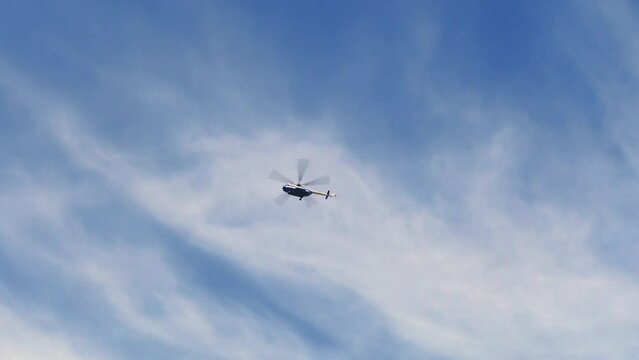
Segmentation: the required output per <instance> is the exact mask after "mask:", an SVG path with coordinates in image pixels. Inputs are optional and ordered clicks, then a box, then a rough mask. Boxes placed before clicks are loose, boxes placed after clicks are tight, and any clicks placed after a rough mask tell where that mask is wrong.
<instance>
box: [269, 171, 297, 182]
mask: <svg viewBox="0 0 639 360" xmlns="http://www.w3.org/2000/svg"><path fill="white" fill-rule="evenodd" d="M268 178H269V179H271V180H277V181H282V182H285V183H288V184H293V180H291V179H289V178H287V177H286V176H284V175H282V174H280V172H279V171H277V170H273V172H272V173H271V175H270V176H269V177H268Z"/></svg>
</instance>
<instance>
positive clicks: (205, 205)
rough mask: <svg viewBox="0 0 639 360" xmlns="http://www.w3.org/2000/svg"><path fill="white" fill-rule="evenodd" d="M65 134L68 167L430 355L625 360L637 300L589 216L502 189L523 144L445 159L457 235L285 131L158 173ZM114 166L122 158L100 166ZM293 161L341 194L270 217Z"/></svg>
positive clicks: (399, 194) (324, 147) (206, 145)
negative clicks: (597, 246)
mask: <svg viewBox="0 0 639 360" xmlns="http://www.w3.org/2000/svg"><path fill="white" fill-rule="evenodd" d="M64 128H65V129H66V130H65V132H64V133H63V135H62V136H60V139H61V141H62V142H63V143H64V144H65V145H66V146H67V147H68V149H69V151H70V153H71V154H72V156H74V157H75V158H76V159H78V160H79V161H81V162H82V163H83V164H85V165H86V166H87V167H88V168H90V169H92V170H95V171H97V172H98V173H100V174H102V175H103V176H105V177H107V178H109V179H110V180H111V181H112V182H114V183H115V184H117V186H118V187H119V188H120V189H121V190H122V191H124V192H126V193H127V194H129V195H130V196H131V197H132V199H134V200H135V201H136V202H137V203H139V204H140V205H141V206H143V207H144V208H145V209H147V211H148V212H149V213H151V214H153V215H154V216H155V217H156V218H157V219H158V220H159V221H161V222H162V223H164V224H168V225H170V226H171V227H173V228H175V229H179V230H180V231H184V232H187V233H189V234H191V235H192V238H193V239H195V242H196V243H197V245H198V246H200V247H202V248H209V249H216V250H220V249H221V250H222V251H223V253H225V254H228V255H230V256H232V257H233V258H235V259H237V260H238V261H241V262H242V263H244V264H246V265H247V266H249V267H250V268H251V269H253V270H255V271H258V272H270V273H277V274H279V275H280V276H289V277H291V278H294V279H296V280H297V281H300V280H301V281H303V280H304V275H299V272H298V269H300V268H301V269H306V271H310V270H312V271H315V272H317V273H319V274H321V276H323V277H326V278H328V279H330V280H331V281H333V282H335V283H336V284H340V285H341V286H344V287H346V288H349V289H352V290H353V291H355V292H356V293H358V294H360V295H361V296H363V297H364V298H365V299H366V300H367V301H369V302H370V303H371V304H373V305H374V306H375V307H376V308H377V309H379V311H380V312H381V313H382V314H383V315H384V316H385V317H387V318H388V319H389V320H390V321H391V324H392V327H393V329H394V331H396V332H397V333H399V334H401V335H402V336H403V337H404V338H405V339H409V340H411V341H412V342H414V343H415V344H419V345H421V346H423V347H424V348H425V349H427V350H429V351H435V352H438V353H442V354H445V355H449V356H452V357H460V358H477V357H479V358H512V357H528V358H535V357H539V356H552V357H553V358H574V357H575V356H606V355H607V354H617V355H619V356H620V357H628V356H630V354H631V353H632V350H633V349H632V346H630V344H629V338H628V337H629V334H632V333H635V332H636V331H637V329H639V317H638V316H637V315H636V314H635V313H634V311H633V309H634V308H635V307H636V305H637V304H638V303H639V288H637V286H636V284H635V283H634V281H632V279H630V278H629V277H627V276H625V275H624V274H622V273H618V272H615V271H614V270H611V269H609V268H607V267H606V266H604V265H603V264H601V263H600V262H598V261H597V259H596V257H595V256H593V254H592V250H591V249H590V248H589V247H588V245H587V243H586V240H587V238H588V237H589V236H590V232H591V226H592V224H591V219H589V218H588V217H587V216H586V217H584V216H583V215H584V212H583V211H580V210H579V209H573V210H574V211H566V209H564V208H557V207H555V206H553V205H552V204H544V203H537V204H529V203H526V202H524V201H522V200H521V199H517V198H516V197H515V196H514V194H513V193H511V192H509V191H508V189H507V188H505V187H503V186H502V185H503V181H505V177H506V176H507V175H508V172H507V168H504V166H506V167H507V166H509V165H508V163H509V162H510V161H513V160H512V159H510V158H509V156H510V155H509V154H511V152H510V151H508V149H510V148H512V147H513V146H514V145H513V144H517V143H519V142H520V141H525V135H523V134H522V133H518V132H517V131H516V130H515V131H513V130H512V129H511V130H509V129H504V131H502V132H498V133H497V134H495V136H494V137H493V138H491V139H489V140H488V141H487V142H486V143H485V144H484V145H483V146H482V147H480V148H479V149H477V151H475V152H474V153H473V154H471V155H469V156H466V155H461V154H458V153H457V154H442V156H443V157H447V158H448V161H452V162H456V163H457V164H458V165H459V171H457V172H456V173H455V175H456V176H460V177H462V178H463V179H464V181H463V182H462V183H461V184H460V186H464V187H466V188H467V189H459V190H460V191H462V192H463V193H464V194H465V195H464V198H463V199H462V201H461V202H460V203H459V204H457V205H458V206H460V207H464V209H461V208H460V211H462V210H463V212H464V213H466V214H467V216H468V218H469V220H467V221H463V222H461V223H456V222H451V221H449V220H446V219H445V218H442V217H440V216H438V215H436V214H437V213H438V211H437V209H434V208H432V205H431V204H420V203H417V202H416V201H411V200H410V199H406V196H408V195H409V194H410V189H402V188H395V187H392V185H394V184H388V183H385V182H384V181H383V180H382V179H380V178H379V175H378V174H377V173H376V172H375V171H374V170H373V169H370V168H367V167H366V166H365V165H363V164H358V163H356V162H355V161H353V160H352V159H350V158H349V157H348V155H347V152H346V151H344V150H343V149H340V148H339V147H337V146H335V145H331V144H330V143H309V142H304V141H298V142H290V140H289V139H290V138H291V137H290V136H287V135H286V134H271V135H255V136H253V137H250V138H242V137H219V138H215V137H213V138H203V139H196V140H195V141H191V142H188V143H186V144H185V145H184V147H183V148H182V149H181V151H188V152H189V153H190V154H192V156H194V157H196V158H197V159H198V161H197V162H196V163H195V164H194V165H193V166H191V167H188V168H186V169H182V170H179V171H176V172H170V171H169V172H167V173H166V174H159V175H158V174H151V173H148V172H145V171H143V170H140V168H138V167H136V166H134V165H132V163H130V162H128V161H127V160H126V156H125V155H124V154H117V152H116V151H115V150H114V149H111V148H109V147H108V146H106V145H104V144H102V145H101V144H99V143H98V141H97V140H95V139H93V138H92V137H91V136H90V135H88V134H86V133H82V132H79V131H77V129H74V128H73V125H71V123H68V124H67V126H65V127H64ZM522 138H523V140H522ZM105 153H106V154H112V153H113V154H116V155H114V156H108V157H101V156H94V155H93V154H105ZM298 155H304V156H308V157H310V158H312V159H315V160H316V161H315V162H314V163H312V166H313V168H311V169H313V170H314V171H319V170H320V169H326V170H330V172H331V174H332V175H333V178H334V180H335V181H334V185H333V186H335V188H334V190H335V191H338V192H339V193H340V197H338V198H337V199H332V200H335V201H322V203H321V204H320V206H317V207H315V208H312V209H310V210H309V209H306V208H304V207H301V206H300V204H299V203H297V202H296V201H294V200H293V201H291V203H289V204H287V206H285V207H283V208H278V207H277V206H276V205H274V204H272V202H271V201H270V199H271V198H272V197H274V196H276V195H278V194H279V191H280V190H279V186H278V185H277V184H276V183H272V182H270V181H269V180H266V175H267V174H268V173H269V171H270V169H271V167H276V168H278V169H280V170H281V171H283V172H285V173H287V171H286V170H287V164H288V165H289V166H288V169H290V170H289V171H288V172H289V173H292V170H293V166H292V165H293V161H294V159H295V158H296V157H297V156H298ZM514 161H516V159H515V160H514ZM476 164H484V165H485V166H478V165H476ZM502 164H506V165H502ZM317 175H320V174H319V173H317ZM443 180H445V179H443Z"/></svg>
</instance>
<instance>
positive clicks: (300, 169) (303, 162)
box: [297, 159, 310, 184]
mask: <svg viewBox="0 0 639 360" xmlns="http://www.w3.org/2000/svg"><path fill="white" fill-rule="evenodd" d="M309 161H310V160H308V159H299V160H297V183H298V184H299V183H301V182H302V178H303V177H304V173H305V172H306V168H307V167H308V163H309Z"/></svg>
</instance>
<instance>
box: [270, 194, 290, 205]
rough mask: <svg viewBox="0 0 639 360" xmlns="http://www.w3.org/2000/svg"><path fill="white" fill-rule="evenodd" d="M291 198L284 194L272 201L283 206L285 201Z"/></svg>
mask: <svg viewBox="0 0 639 360" xmlns="http://www.w3.org/2000/svg"><path fill="white" fill-rule="evenodd" d="M290 197H291V196H290V195H289V194H287V193H284V194H282V195H280V196H278V197H276V198H275V199H273V201H275V202H276V203H278V204H280V205H284V203H285V202H286V200H288V199H289V198H290Z"/></svg>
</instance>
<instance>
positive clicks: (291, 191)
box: [269, 159, 337, 207]
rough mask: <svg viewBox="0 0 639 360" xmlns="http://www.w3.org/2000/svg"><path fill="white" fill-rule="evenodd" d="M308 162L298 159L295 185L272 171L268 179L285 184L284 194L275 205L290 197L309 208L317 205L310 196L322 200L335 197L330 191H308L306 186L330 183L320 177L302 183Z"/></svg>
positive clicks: (277, 172)
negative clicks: (320, 197)
mask: <svg viewBox="0 0 639 360" xmlns="http://www.w3.org/2000/svg"><path fill="white" fill-rule="evenodd" d="M309 162H310V160H308V159H299V160H297V183H296V182H294V181H293V180H291V179H289V178H287V177H286V176H284V175H282V174H281V173H280V172H279V171H277V170H273V172H271V175H270V176H269V178H270V179H271V180H277V181H281V182H283V183H285V184H286V185H284V186H283V187H282V191H284V194H282V195H280V196H279V197H277V198H276V199H275V201H276V202H277V203H279V204H280V205H282V204H284V203H285V202H286V200H288V199H289V198H290V196H293V197H296V198H299V200H300V201H302V200H304V203H305V204H306V206H308V207H311V206H313V205H315V204H317V201H316V200H315V199H313V198H312V197H311V195H313V194H315V195H320V196H323V197H324V199H328V198H329V197H335V196H337V195H336V194H335V193H331V191H330V190H328V191H326V192H322V191H317V190H313V189H309V188H308V187H307V186H310V185H326V184H328V183H329V182H330V178H329V177H328V176H322V177H319V178H317V179H315V180H312V181H309V182H305V183H302V178H303V177H304V173H306V168H307V167H308V163H309Z"/></svg>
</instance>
